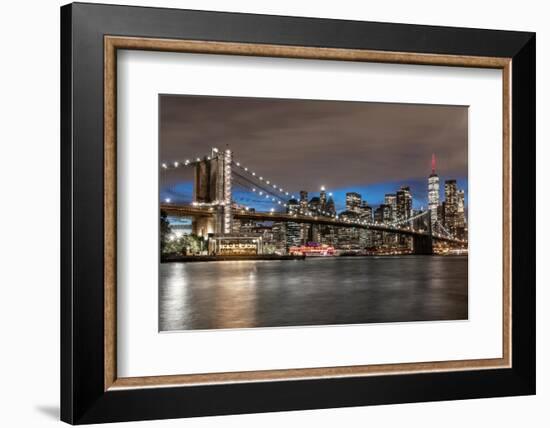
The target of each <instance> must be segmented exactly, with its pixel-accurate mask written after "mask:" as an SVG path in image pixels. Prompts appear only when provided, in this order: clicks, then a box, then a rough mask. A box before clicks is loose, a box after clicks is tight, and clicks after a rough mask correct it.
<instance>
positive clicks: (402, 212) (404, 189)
mask: <svg viewBox="0 0 550 428" xmlns="http://www.w3.org/2000/svg"><path fill="white" fill-rule="evenodd" d="M395 199H396V201H395V202H396V209H397V215H396V217H395V219H396V220H398V221H399V220H406V219H408V218H410V217H411V216H412V194H411V189H410V187H409V186H401V188H400V189H399V190H398V191H397V193H396V195H395Z"/></svg>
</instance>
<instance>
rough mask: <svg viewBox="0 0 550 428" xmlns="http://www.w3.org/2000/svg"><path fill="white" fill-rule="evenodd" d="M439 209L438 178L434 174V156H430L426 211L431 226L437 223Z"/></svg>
mask: <svg viewBox="0 0 550 428" xmlns="http://www.w3.org/2000/svg"><path fill="white" fill-rule="evenodd" d="M438 207H439V176H438V175H437V174H436V173H435V154H433V155H432V173H431V174H430V177H429V178H428V209H429V210H430V219H431V221H432V226H435V224H436V222H437V208H438Z"/></svg>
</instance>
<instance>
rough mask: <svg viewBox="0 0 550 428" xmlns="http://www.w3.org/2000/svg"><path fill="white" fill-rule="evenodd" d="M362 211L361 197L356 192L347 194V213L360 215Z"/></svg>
mask: <svg viewBox="0 0 550 428" xmlns="http://www.w3.org/2000/svg"><path fill="white" fill-rule="evenodd" d="M360 209H361V195H360V194H359V193H356V192H348V193H346V211H351V212H354V213H357V214H359V212H360Z"/></svg>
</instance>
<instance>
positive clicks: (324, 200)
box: [319, 186, 327, 211]
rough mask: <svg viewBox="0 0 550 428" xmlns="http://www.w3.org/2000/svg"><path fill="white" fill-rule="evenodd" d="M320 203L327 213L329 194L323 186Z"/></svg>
mask: <svg viewBox="0 0 550 428" xmlns="http://www.w3.org/2000/svg"><path fill="white" fill-rule="evenodd" d="M319 202H320V205H321V210H322V211H325V210H326V209H327V192H326V190H325V186H321V192H320V193H319Z"/></svg>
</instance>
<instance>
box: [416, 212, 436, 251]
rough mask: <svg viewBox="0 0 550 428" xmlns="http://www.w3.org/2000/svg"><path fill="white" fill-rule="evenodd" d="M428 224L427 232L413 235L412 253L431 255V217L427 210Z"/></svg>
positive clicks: (432, 249)
mask: <svg viewBox="0 0 550 428" xmlns="http://www.w3.org/2000/svg"><path fill="white" fill-rule="evenodd" d="M426 221H427V224H428V234H427V235H424V236H413V253H414V254H420V255H432V254H433V253H434V248H433V238H432V217H431V212H430V210H428V215H427V216H426Z"/></svg>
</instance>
